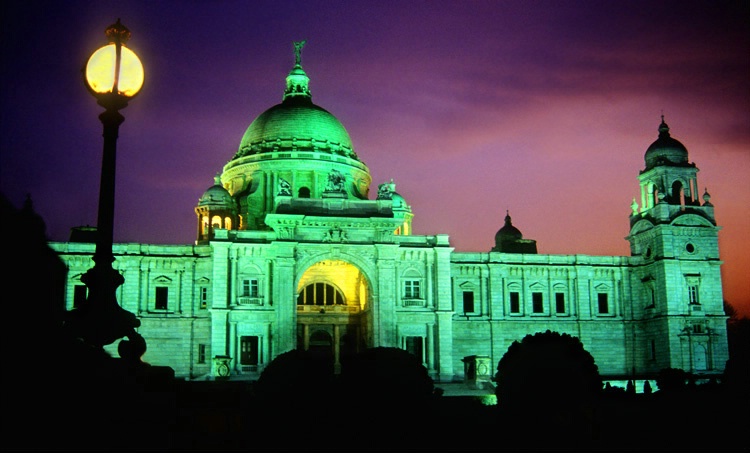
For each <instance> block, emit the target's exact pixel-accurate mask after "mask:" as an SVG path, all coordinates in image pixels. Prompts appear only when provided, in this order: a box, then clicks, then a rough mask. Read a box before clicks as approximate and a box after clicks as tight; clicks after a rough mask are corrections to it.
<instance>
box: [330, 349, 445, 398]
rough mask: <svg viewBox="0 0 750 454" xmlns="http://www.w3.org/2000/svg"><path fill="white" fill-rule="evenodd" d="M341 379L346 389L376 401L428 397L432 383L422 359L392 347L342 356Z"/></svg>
mask: <svg viewBox="0 0 750 454" xmlns="http://www.w3.org/2000/svg"><path fill="white" fill-rule="evenodd" d="M341 379H342V381H343V383H344V385H345V388H346V390H347V392H349V393H354V394H358V395H362V397H363V398H364V399H365V400H369V401H372V402H373V403H374V404H379V403H382V402H384V401H392V400H398V401H401V402H404V403H406V402H414V401H421V400H425V399H429V398H432V397H433V396H434V395H435V386H434V382H433V380H432V378H430V376H429V374H428V373H427V369H426V368H425V367H424V366H423V365H422V362H421V361H420V360H419V359H417V357H415V356H414V355H412V354H411V353H409V352H407V351H406V350H402V349H400V348H395V347H374V348H369V349H366V350H364V351H362V352H360V353H358V354H356V355H353V356H351V357H349V358H347V359H346V361H344V362H343V363H342V365H341Z"/></svg>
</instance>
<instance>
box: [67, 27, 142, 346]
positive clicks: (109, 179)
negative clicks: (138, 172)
mask: <svg viewBox="0 0 750 454" xmlns="http://www.w3.org/2000/svg"><path fill="white" fill-rule="evenodd" d="M105 34H106V36H107V38H108V40H109V44H107V45H106V46H104V47H101V48H100V49H98V50H96V51H95V52H94V53H93V54H92V55H91V57H90V58H89V60H88V62H87V63H86V66H85V68H84V70H83V72H84V81H85V84H86V87H87V88H88V90H89V91H90V92H91V94H92V95H94V97H96V99H97V103H98V104H99V105H100V106H102V107H104V109H105V111H104V112H103V113H102V114H100V115H99V120H101V122H102V125H103V126H104V133H103V136H104V150H103V156H102V173H101V183H100V187H99V212H98V219H97V240H96V251H95V252H94V257H93V260H94V267H93V268H91V269H89V270H88V271H87V272H86V273H85V274H84V275H83V276H82V277H81V281H82V282H83V283H84V284H86V286H87V287H88V297H87V299H86V301H85V302H84V303H83V304H81V306H80V307H78V308H76V309H73V310H71V311H70V317H69V319H68V320H67V321H66V326H67V327H68V328H69V329H70V331H71V332H72V333H73V334H74V335H75V336H76V337H79V338H81V339H83V340H84V341H85V342H87V343H89V344H91V345H94V346H97V347H103V346H104V345H109V344H111V343H113V342H114V341H116V340H117V339H121V338H124V337H127V338H128V340H129V342H128V341H123V342H120V344H119V352H120V356H121V357H123V358H125V359H139V358H140V356H141V355H142V354H143V353H144V352H145V351H146V343H145V341H144V340H143V337H141V336H140V335H139V334H138V333H137V332H136V331H135V328H137V327H138V326H140V320H138V318H136V316H135V315H134V314H133V313H131V312H128V311H126V310H125V309H123V308H122V307H120V305H119V304H118V303H117V295H116V290H117V287H119V286H120V285H122V283H123V282H125V279H124V278H123V277H122V275H121V274H120V273H119V272H118V271H117V270H115V269H114V268H113V267H112V262H114V260H115V258H114V254H113V253H112V243H113V226H114V212H115V157H116V152H117V136H118V133H119V129H120V124H122V122H123V121H124V120H125V117H123V116H122V115H121V114H120V112H119V111H120V109H123V108H125V107H127V105H128V101H130V99H131V98H133V97H134V96H135V95H137V94H138V92H139V91H140V89H141V87H142V86H143V80H144V73H143V65H142V64H141V62H140V60H139V59H138V57H137V56H136V55H135V53H133V51H131V50H130V49H128V48H127V47H125V43H126V42H127V41H128V39H129V38H130V30H128V28H127V27H125V26H124V25H122V24H121V23H120V19H117V22H116V23H114V24H112V25H110V26H109V27H107V28H106V30H105Z"/></svg>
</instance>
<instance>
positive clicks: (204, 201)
mask: <svg viewBox="0 0 750 454" xmlns="http://www.w3.org/2000/svg"><path fill="white" fill-rule="evenodd" d="M198 206H199V207H211V208H215V209H216V208H219V209H221V208H224V209H226V208H232V207H233V206H234V200H232V196H231V195H229V192H228V191H227V190H226V189H224V187H223V186H222V185H221V177H220V176H219V174H217V175H216V176H215V177H214V184H213V186H211V187H210V188H208V189H206V192H204V193H203V195H202V196H201V198H200V199H198Z"/></svg>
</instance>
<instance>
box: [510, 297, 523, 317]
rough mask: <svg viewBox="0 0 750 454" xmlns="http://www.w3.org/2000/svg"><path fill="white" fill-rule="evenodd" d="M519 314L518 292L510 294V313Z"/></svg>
mask: <svg viewBox="0 0 750 454" xmlns="http://www.w3.org/2000/svg"><path fill="white" fill-rule="evenodd" d="M520 312H521V295H520V294H519V293H518V292H510V313H511V314H518V313H520Z"/></svg>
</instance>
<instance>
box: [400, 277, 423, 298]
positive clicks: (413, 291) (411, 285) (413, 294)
mask: <svg viewBox="0 0 750 454" xmlns="http://www.w3.org/2000/svg"><path fill="white" fill-rule="evenodd" d="M404 298H406V299H419V298H420V292H419V281H404Z"/></svg>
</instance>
